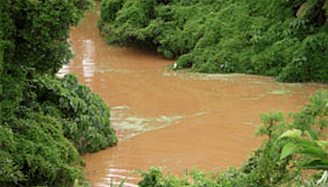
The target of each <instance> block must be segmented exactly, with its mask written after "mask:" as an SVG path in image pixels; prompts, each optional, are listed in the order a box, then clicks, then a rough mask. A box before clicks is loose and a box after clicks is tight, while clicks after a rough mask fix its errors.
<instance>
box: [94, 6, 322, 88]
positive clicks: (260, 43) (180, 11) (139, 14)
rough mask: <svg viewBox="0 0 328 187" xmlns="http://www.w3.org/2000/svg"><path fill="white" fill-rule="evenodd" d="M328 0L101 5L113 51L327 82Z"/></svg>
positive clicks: (201, 67)
mask: <svg viewBox="0 0 328 187" xmlns="http://www.w3.org/2000/svg"><path fill="white" fill-rule="evenodd" d="M327 17H328V2H327V1H326V0H269V1H263V0H251V1H250V0H240V1H233V0H220V1H219V0H208V1H207V0H206V1H204V0H138V1H136V0H103V1H102V6H101V20H100V21H99V24H98V25H99V28H100V30H101V32H102V33H104V35H105V39H106V42H107V43H108V44H118V45H136V44H138V45H143V46H152V47H155V48H157V51H158V52H159V53H161V54H163V55H164V56H165V57H167V58H176V59H177V68H191V70H192V71H196V72H207V73H217V72H220V73H223V72H224V73H230V72H241V73H248V74H260V75H268V76H275V77H276V79H277V80H280V81H286V82H309V81H311V82H325V83H327V82H328V73H327V72H328V63H327V62H328V22H327Z"/></svg>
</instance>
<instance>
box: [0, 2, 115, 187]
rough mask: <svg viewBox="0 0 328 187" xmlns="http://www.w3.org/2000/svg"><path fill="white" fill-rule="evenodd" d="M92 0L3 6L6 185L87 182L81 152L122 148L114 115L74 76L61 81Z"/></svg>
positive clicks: (1, 173) (0, 150)
mask: <svg viewBox="0 0 328 187" xmlns="http://www.w3.org/2000/svg"><path fill="white" fill-rule="evenodd" d="M91 5H92V1H90V0H70V1H67V0H56V1H44V0H15V1H11V0H1V1H0V186H8V187H9V186H65V187H66V186H73V185H75V184H79V183H81V184H82V183H84V173H83V170H82V167H83V166H84V162H82V161H81V159H80V155H79V152H80V153H81V154H82V153H85V152H95V151H98V150H101V149H104V148H106V147H108V146H111V145H114V144H115V143H116V141H117V140H116V137H115V132H114V130H113V129H112V128H111V126H110V121H109V109H108V107H107V106H106V105H105V103H104V102H103V101H102V99H101V98H100V97H99V96H98V95H95V94H93V93H91V92H90V89H89V88H87V87H86V86H83V85H80V84H78V82H77V79H76V78H75V77H74V76H71V75H68V76H66V77H65V78H63V79H59V78H57V77H56V76H55V74H56V73H57V71H58V70H59V69H60V68H61V67H62V65H63V64H66V63H68V62H69V60H70V58H71V57H72V54H71V51H70V48H69V47H70V44H69V43H68V38H69V31H70V27H71V26H76V25H77V23H78V22H79V21H80V20H81V18H82V17H83V13H84V12H85V11H86V10H87V9H88V8H89V7H90V6H91Z"/></svg>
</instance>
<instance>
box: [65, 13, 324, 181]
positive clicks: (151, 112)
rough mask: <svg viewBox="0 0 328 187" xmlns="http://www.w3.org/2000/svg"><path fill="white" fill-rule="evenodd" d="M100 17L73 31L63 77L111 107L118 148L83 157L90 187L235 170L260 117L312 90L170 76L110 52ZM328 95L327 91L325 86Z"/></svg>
mask: <svg viewBox="0 0 328 187" xmlns="http://www.w3.org/2000/svg"><path fill="white" fill-rule="evenodd" d="M97 14H98V12H94V13H89V14H87V15H86V17H85V20H84V22H83V23H82V24H81V25H80V26H79V27H78V28H76V29H72V32H71V38H70V40H71V42H72V43H73V46H72V48H73V51H74V53H75V58H74V59H73V60H72V62H71V64H70V65H69V66H66V67H64V68H63V69H62V70H61V72H60V73H59V74H60V75H64V74H66V73H73V74H75V75H77V76H78V78H79V81H80V82H82V83H84V84H87V85H88V86H90V87H91V89H92V91H94V92H96V93H98V94H99V95H100V96H101V97H102V98H103V99H104V100H105V102H106V103H107V104H108V106H110V107H111V119H112V125H113V126H114V128H115V129H116V130H117V134H118V137H119V139H120V142H119V144H118V145H117V146H116V147H113V148H109V149H107V150H104V151H101V152H99V153H96V154H88V155H86V156H84V157H83V158H84V159H85V161H86V163H87V167H86V169H85V172H86V175H87V178H88V180H89V181H90V182H91V184H92V186H109V184H110V182H111V178H113V179H114V181H116V182H117V181H120V180H121V179H124V178H126V177H127V176H128V181H127V183H126V186H135V185H134V184H136V179H135V176H137V175H136V174H131V171H134V170H136V169H143V170H145V169H149V168H150V167H152V166H163V167H164V168H166V169H168V170H170V171H171V172H174V173H177V174H181V173H183V172H184V170H185V168H189V169H190V168H193V167H197V168H201V169H204V170H212V171H213V170H223V169H226V167H228V166H236V167H238V166H239V165H240V164H241V163H242V162H243V161H245V160H246V159H247V157H248V155H249V154H250V153H251V152H252V150H253V149H254V148H257V147H258V146H259V145H260V142H261V141H260V139H258V138H255V137H254V136H253V132H254V130H256V127H257V125H258V124H259V123H260V121H259V115H260V113H262V112H268V111H273V110H281V111H284V112H287V111H291V110H298V109H299V108H300V107H301V106H302V105H304V104H305V103H306V101H307V98H308V96H309V95H311V94H313V93H315V91H316V90H319V89H325V87H324V86H323V85H315V84H307V85H305V84H281V83H277V82H275V81H273V80H272V79H271V78H268V77H260V76H248V75H247V76H246V75H206V74H189V73H176V72H170V71H166V70H165V67H167V66H168V65H172V64H173V63H174V61H169V60H165V59H163V58H161V57H160V56H158V55H156V54H153V53H149V52H142V51H139V50H136V49H130V48H116V47H108V46H106V45H105V43H104V41H103V38H101V37H100V36H99V31H98V29H97V27H96V24H97V20H98V15H97ZM326 88H327V87H326Z"/></svg>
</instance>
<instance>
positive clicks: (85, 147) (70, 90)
mask: <svg viewBox="0 0 328 187" xmlns="http://www.w3.org/2000/svg"><path fill="white" fill-rule="evenodd" d="M32 87H35V91H36V93H37V97H38V98H37V103H38V104H39V105H40V107H41V108H42V111H43V112H44V113H45V114H49V115H51V116H56V117H57V118H58V119H60V121H61V122H62V124H63V131H64V136H65V137H66V138H68V139H69V140H71V141H72V142H73V144H74V145H75V147H76V148H77V149H78V150H79V152H80V153H85V152H96V151H99V150H102V149H105V148H107V147H108V146H112V145H115V144H116V142H117V139H116V136H115V131H114V129H113V128H112V127H111V126H110V119H109V117H110V115H109V110H108V107H107V105H106V104H105V103H104V101H103V100H102V99H101V98H100V97H99V96H98V95H96V94H94V93H91V92H90V89H89V88H88V87H86V86H84V85H80V84H78V82H77V78H76V77H75V76H73V75H66V76H65V77H64V78H63V79H59V78H56V77H52V76H42V77H38V78H37V79H36V80H34V81H33V85H32Z"/></svg>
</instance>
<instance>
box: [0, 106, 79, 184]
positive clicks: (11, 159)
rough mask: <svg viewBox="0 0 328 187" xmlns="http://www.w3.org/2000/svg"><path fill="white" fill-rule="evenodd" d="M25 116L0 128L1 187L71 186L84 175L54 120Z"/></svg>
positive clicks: (77, 157) (44, 117)
mask: <svg viewBox="0 0 328 187" xmlns="http://www.w3.org/2000/svg"><path fill="white" fill-rule="evenodd" d="M28 114H29V117H28V118H25V119H17V120H16V121H15V122H13V123H11V124H10V125H8V124H2V125H1V126H0V134H1V138H0V143H1V151H0V156H1V161H0V162H1V164H0V168H1V172H0V185H1V186H38V185H44V186H71V185H72V184H73V182H74V181H75V180H76V179H79V178H81V177H83V176H84V174H83V173H82V170H80V169H79V165H80V163H81V160H80V157H79V154H78V152H77V151H76V149H75V148H74V146H73V145H72V144H71V142H70V141H68V140H67V139H66V138H65V137H64V136H63V131H62V127H61V123H60V122H59V121H58V120H56V119H55V118H53V117H51V116H48V115H40V113H36V112H31V111H30V112H29V113H28Z"/></svg>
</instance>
